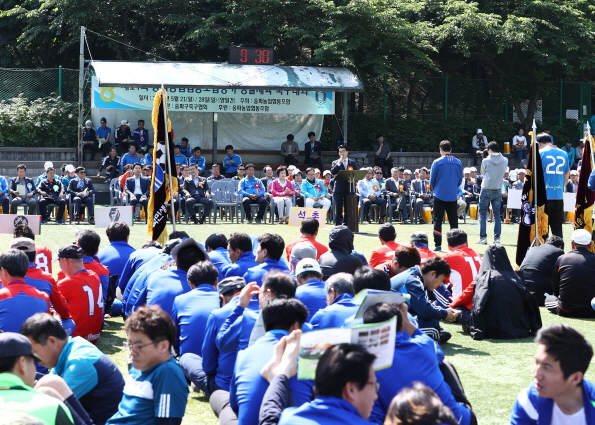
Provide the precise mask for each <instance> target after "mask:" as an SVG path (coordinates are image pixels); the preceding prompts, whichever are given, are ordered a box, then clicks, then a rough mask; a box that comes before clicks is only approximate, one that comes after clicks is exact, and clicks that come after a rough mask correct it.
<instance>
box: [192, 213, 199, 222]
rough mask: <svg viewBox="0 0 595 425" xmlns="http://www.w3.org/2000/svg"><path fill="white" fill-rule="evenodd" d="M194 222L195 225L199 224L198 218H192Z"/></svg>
mask: <svg viewBox="0 0 595 425" xmlns="http://www.w3.org/2000/svg"><path fill="white" fill-rule="evenodd" d="M192 221H193V222H194V224H198V218H196V216H195V215H193V216H192Z"/></svg>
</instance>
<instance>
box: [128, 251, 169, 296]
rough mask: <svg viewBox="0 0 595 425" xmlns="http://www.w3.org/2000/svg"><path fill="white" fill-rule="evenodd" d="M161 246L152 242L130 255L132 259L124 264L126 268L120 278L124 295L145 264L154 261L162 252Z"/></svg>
mask: <svg viewBox="0 0 595 425" xmlns="http://www.w3.org/2000/svg"><path fill="white" fill-rule="evenodd" d="M161 248H162V247H161V244H159V242H155V241H151V242H148V243H146V244H144V245H143V246H142V247H141V249H139V250H138V251H135V252H133V253H132V254H130V257H128V259H127V260H126V262H125V263H124V268H123V269H122V272H121V273H120V277H119V278H118V288H120V290H121V291H122V293H124V291H125V290H126V287H127V286H128V282H129V281H130V278H131V277H132V275H133V274H134V272H136V270H137V269H139V268H140V267H141V266H142V265H143V264H145V263H146V262H148V261H149V260H151V259H153V258H154V257H155V256H156V255H158V254H159V253H160V252H161Z"/></svg>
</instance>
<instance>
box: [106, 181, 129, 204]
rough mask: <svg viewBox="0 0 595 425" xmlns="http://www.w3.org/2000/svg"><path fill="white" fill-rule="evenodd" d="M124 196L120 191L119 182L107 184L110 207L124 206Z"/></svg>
mask: <svg viewBox="0 0 595 425" xmlns="http://www.w3.org/2000/svg"><path fill="white" fill-rule="evenodd" d="M124 198H125V196H124V194H123V193H122V191H121V190H120V181H119V180H118V179H113V180H112V181H111V182H110V184H109V204H110V207H113V206H122V205H126V200H125V199H124Z"/></svg>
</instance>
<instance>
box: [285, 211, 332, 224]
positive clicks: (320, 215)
mask: <svg viewBox="0 0 595 425" xmlns="http://www.w3.org/2000/svg"><path fill="white" fill-rule="evenodd" d="M305 218H313V219H316V220H318V224H319V225H320V226H319V227H320V228H323V227H325V226H326V210H322V209H318V208H299V207H294V208H292V209H291V214H289V225H290V226H298V227H299V226H301V225H302V220H304V219H305Z"/></svg>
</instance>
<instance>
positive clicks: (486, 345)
mask: <svg viewBox="0 0 595 425" xmlns="http://www.w3.org/2000/svg"><path fill="white" fill-rule="evenodd" d="M459 227H460V228H462V229H464V230H465V231H466V232H467V233H468V234H469V241H470V244H469V245H470V246H471V247H472V248H473V249H475V250H476V251H478V253H479V254H483V250H484V248H485V246H481V245H475V242H476V241H477V240H478V239H479V225H478V222H477V221H475V220H467V224H461V225H460V226H459ZM85 228H89V226H86V225H80V226H74V225H73V226H56V225H53V224H49V225H46V226H43V228H42V234H41V235H40V236H38V237H37V242H38V243H41V244H44V245H47V246H49V247H50V248H51V249H52V250H53V251H54V252H56V251H57V249H58V248H59V247H60V246H62V245H64V244H67V243H70V242H71V241H72V240H73V237H74V234H75V232H76V231H77V230H79V229H85ZM329 229H330V227H328V228H325V229H320V231H319V236H318V240H319V241H321V242H323V243H327V242H328V231H329ZM377 229H378V226H377V225H368V224H364V225H361V226H360V231H361V232H367V233H364V234H362V235H356V237H355V249H356V250H357V251H358V252H361V253H364V254H365V255H366V257H368V258H369V256H370V252H371V251H372V250H373V249H375V248H376V247H378V246H379V242H378V238H377V236H376V232H377ZM396 229H397V235H398V236H397V242H408V239H409V236H410V235H411V233H413V232H414V231H425V232H427V233H428V235H429V236H430V240H432V239H431V232H432V228H431V225H429V224H427V225H396ZM447 229H448V227H447V226H446V227H445V228H444V233H446V231H447ZM517 229H518V226H517V225H507V224H503V225H502V243H503V245H504V246H505V247H506V249H507V252H508V254H509V257H510V258H511V259H514V255H515V251H516V242H517ZM178 230H184V231H186V232H188V234H189V235H190V236H192V237H194V238H195V239H197V240H199V241H204V240H205V239H206V237H207V236H209V235H210V234H211V233H214V232H221V233H224V234H226V235H229V234H230V233H233V232H236V231H241V232H246V233H248V234H251V235H260V234H262V233H266V232H272V233H278V234H280V235H281V236H282V237H283V238H284V239H285V241H286V243H287V242H290V241H292V240H294V239H296V238H297V237H298V235H299V230H298V228H295V227H290V226H281V225H247V224H246V225H241V224H240V225H236V224H231V223H228V222H223V223H217V225H216V226H215V225H208V224H205V225H202V226H197V225H182V226H178ZM170 231H171V226H170ZM98 232H99V233H100V235H101V236H102V244H101V246H102V247H103V246H105V245H107V238H106V237H105V233H104V230H103V229H98ZM490 232H492V234H493V226H492V225H491V224H488V235H489V237H488V241H489V242H490V243H491V242H492V241H493V237H492V236H491V235H490ZM571 232H572V227H571V225H565V226H564V235H565V238H564V239H565V242H566V251H568V250H569V249H570V233H571ZM10 239H11V236H10V235H0V244H3V245H4V246H5V247H7V246H8V243H9V242H10ZM147 239H148V238H147V234H146V227H145V226H144V225H136V226H133V227H132V233H131V238H130V244H131V245H133V246H134V247H137V248H138V247H140V245H141V244H142V243H143V242H144V241H146V240H147ZM444 245H446V243H444ZM431 247H433V243H432V244H431ZM57 264H58V263H54V267H58V265H57ZM513 265H514V260H513ZM55 273H57V270H54V274H55ZM541 314H542V320H543V324H544V326H545V325H547V324H550V323H557V322H562V323H567V324H569V325H571V326H574V327H575V328H576V329H578V330H579V331H580V332H581V333H582V334H583V335H585V337H586V338H587V339H588V340H589V341H590V342H591V343H592V344H595V326H593V320H588V319H565V318H560V317H558V316H554V315H552V314H550V313H548V312H547V311H546V310H544V309H542V310H541ZM108 324H109V327H107V328H106V329H104V330H103V332H102V334H101V339H100V341H99V344H98V346H99V348H100V349H101V350H102V351H103V352H105V353H106V354H107V355H109V356H110V357H111V358H112V359H113V360H114V361H115V362H116V363H117V365H118V366H119V367H120V369H121V370H122V372H123V373H124V372H125V370H126V364H127V362H126V357H125V353H124V351H123V349H122V343H123V342H124V340H125V334H124V332H123V330H122V324H123V323H122V320H121V319H112V320H108ZM443 326H444V328H445V329H446V330H448V331H450V332H451V333H452V334H453V337H452V339H451V340H450V341H449V343H448V344H446V345H444V346H443V348H444V351H445V353H446V358H447V359H448V360H449V361H450V362H451V363H453V364H454V365H455V367H456V368H457V370H458V373H459V375H460V377H461V380H462V382H463V385H464V387H465V391H466V393H467V396H468V398H469V400H470V401H471V403H472V405H473V409H474V411H475V413H476V414H477V417H478V419H479V423H480V424H482V425H484V424H504V423H507V421H508V416H509V414H510V411H511V408H512V405H513V403H514V400H515V398H516V396H517V394H518V393H519V391H520V390H521V389H522V388H524V387H525V386H526V385H528V384H529V383H530V382H531V380H532V375H531V368H532V364H533V354H534V352H535V344H534V343H533V341H532V340H531V339H530V338H528V339H522V340H514V341H503V340H484V341H474V340H473V339H471V338H470V337H469V336H468V335H463V333H462V331H461V327H460V325H455V324H449V323H444V325H443ZM403 367H407V365H403ZM587 379H590V380H595V372H594V370H593V368H591V370H589V371H588V372H587ZM216 423H217V419H216V417H215V416H214V415H213V413H212V411H211V409H210V406H209V404H208V400H207V399H206V398H205V397H203V396H200V395H199V394H197V393H192V394H190V399H189V403H188V407H187V409H186V416H185V418H184V424H216Z"/></svg>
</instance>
